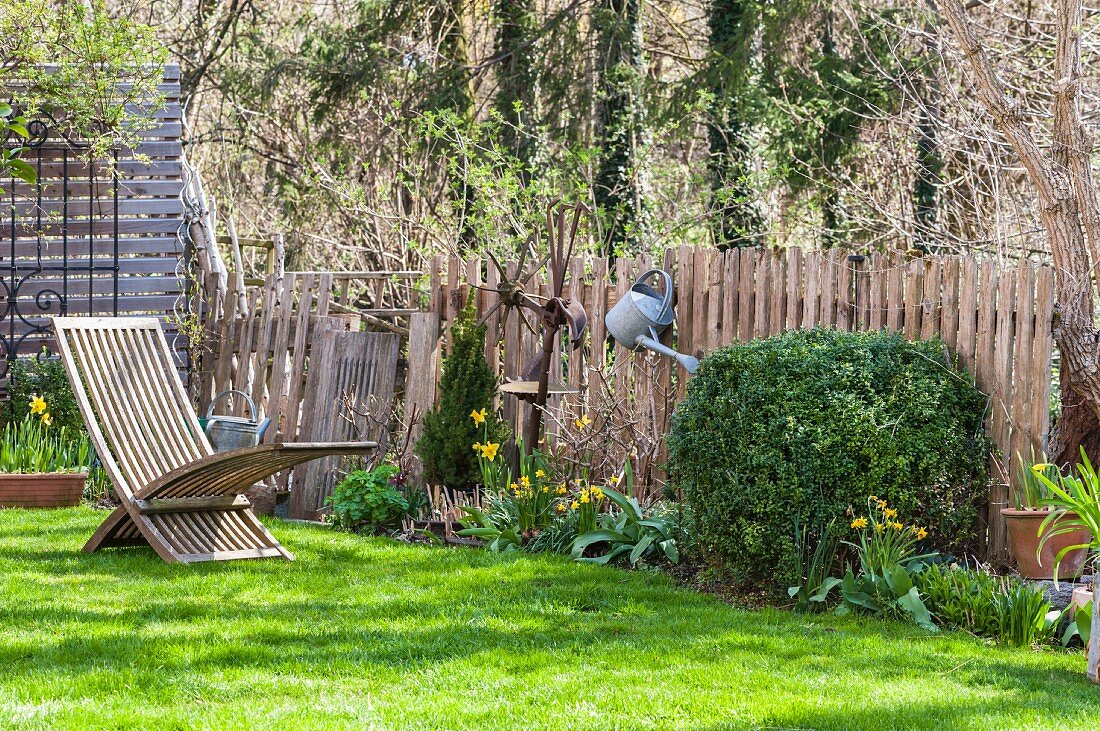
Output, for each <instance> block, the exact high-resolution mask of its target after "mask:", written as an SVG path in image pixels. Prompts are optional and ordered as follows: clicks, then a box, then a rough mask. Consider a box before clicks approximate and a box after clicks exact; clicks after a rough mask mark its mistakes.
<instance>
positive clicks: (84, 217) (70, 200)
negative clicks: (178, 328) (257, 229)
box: [0, 65, 185, 354]
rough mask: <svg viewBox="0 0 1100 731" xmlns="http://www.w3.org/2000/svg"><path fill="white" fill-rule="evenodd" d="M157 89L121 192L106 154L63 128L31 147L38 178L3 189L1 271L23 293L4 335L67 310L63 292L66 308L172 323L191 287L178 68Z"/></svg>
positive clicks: (3, 324) (121, 178) (40, 341)
mask: <svg viewBox="0 0 1100 731" xmlns="http://www.w3.org/2000/svg"><path fill="white" fill-rule="evenodd" d="M160 88H161V91H162V92H163V93H164V94H165V95H166V103H165V105H164V107H163V108H162V109H159V110H158V111H157V112H156V114H155V117H156V121H157V124H156V125H155V126H154V127H152V128H151V129H148V130H145V131H143V132H142V133H141V134H140V137H141V141H140V143H139V144H138V145H137V147H136V149H134V150H122V151H120V152H119V156H118V165H117V171H118V177H117V189H116V185H115V181H116V178H115V176H114V175H113V174H112V172H111V170H110V164H109V163H110V161H109V160H101V161H96V162H95V163H93V164H89V163H88V161H87V160H85V159H83V157H82V155H83V152H82V150H80V149H79V148H80V141H79V140H77V141H76V142H75V143H69V142H66V141H65V140H63V139H62V138H61V136H60V135H59V133H57V132H56V130H55V131H52V132H51V133H50V134H49V136H47V137H46V140H45V142H44V144H42V145H41V147H37V148H36V147H31V148H28V150H27V151H26V152H24V155H23V157H24V160H26V161H27V162H28V163H29V164H30V165H31V166H32V168H34V169H35V170H36V172H37V173H38V176H39V182H38V183H37V184H35V185H29V184H26V183H23V182H21V181H8V180H5V181H3V184H2V185H0V187H2V188H3V189H4V191H5V193H4V195H3V201H4V209H5V216H4V219H3V223H2V224H0V272H3V275H4V281H5V283H6V286H7V287H8V288H9V289H15V288H17V289H18V294H17V296H16V298H15V299H16V307H17V309H18V312H19V314H21V315H23V316H24V318H25V320H21V319H20V318H19V317H18V316H15V317H11V316H10V314H11V313H10V312H9V313H8V314H9V316H8V318H7V319H6V320H0V329H2V331H3V333H4V339H5V340H7V341H9V342H10V341H12V340H17V339H18V338H19V336H20V334H21V333H23V332H26V331H28V330H30V329H31V328H33V327H37V326H39V325H41V324H42V323H43V322H44V320H43V317H44V316H46V315H51V314H58V313H60V311H61V305H60V297H59V296H58V295H59V294H62V293H66V292H67V308H66V309H67V312H68V314H72V315H80V314H89V313H90V314H97V315H103V314H112V313H114V312H115V311H116V308H117V312H118V314H122V315H126V314H153V315H158V316H160V317H162V318H163V319H165V320H166V325H167V326H168V327H169V329H170V330H172V329H174V328H173V327H172V323H170V322H167V321H168V320H170V319H171V318H170V317H169V315H170V313H172V312H173V311H174V310H176V309H177V306H179V305H180V304H181V303H182V300H181V295H182V293H183V289H184V286H185V277H183V276H182V274H181V273H180V271H179V260H180V257H181V255H182V243H181V241H180V238H179V237H178V234H179V232H180V231H181V227H182V226H184V217H185V214H184V207H183V203H182V202H181V199H180V194H181V191H182V190H183V187H184V177H183V175H184V167H183V165H184V163H183V146H182V141H181V135H182V133H183V124H182V111H181V108H180V86H179V68H178V66H174V65H171V66H168V67H166V68H165V70H164V77H163V83H162V84H161V86H160ZM116 212H117V219H116ZM116 252H117V267H118V269H117V290H116V285H115V280H116V276H115V269H114V267H115V265H116V260H115V256H116ZM13 282H14V283H16V284H14V285H13ZM54 293H58V294H54ZM116 296H117V300H116ZM12 333H14V337H12ZM51 342H52V336H51V335H49V334H38V333H35V334H33V335H32V336H31V337H28V338H27V339H25V340H23V341H22V342H20V343H18V346H17V352H19V353H21V354H28V353H33V352H37V351H38V350H39V349H40V348H41V347H42V346H43V345H47V346H49V344H50V343H51Z"/></svg>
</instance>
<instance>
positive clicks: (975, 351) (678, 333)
mask: <svg viewBox="0 0 1100 731" xmlns="http://www.w3.org/2000/svg"><path fill="white" fill-rule="evenodd" d="M653 263H654V262H653V260H652V259H651V258H650V257H648V256H641V257H638V258H635V259H618V260H616V261H615V263H614V265H613V272H609V271H608V262H607V260H605V259H599V258H596V259H590V260H587V261H580V260H578V261H575V262H574V266H573V270H572V277H570V280H571V283H570V285H569V286H571V287H572V288H573V290H572V294H571V296H572V297H579V298H580V300H581V301H582V302H583V303H584V306H585V309H586V310H587V311H588V315H589V320H590V322H591V325H592V329H591V339H590V340H589V342H588V343H586V345H585V347H584V348H583V349H582V350H581V351H577V352H576V353H573V354H566V355H565V356H564V357H563V358H562V359H561V366H560V367H561V373H560V374H558V375H560V376H561V379H562V380H563V382H564V383H566V384H569V385H572V386H574V387H577V388H579V389H580V390H581V394H580V396H579V397H578V398H579V399H580V401H581V402H586V403H591V402H594V401H596V400H597V399H598V398H599V393H598V392H599V391H600V390H601V389H602V390H607V389H611V390H613V391H615V392H617V394H618V396H619V398H620V399H621V400H623V401H626V402H629V403H631V404H633V405H634V408H635V410H636V411H639V412H640V414H639V415H638V418H639V419H642V420H645V421H647V422H648V423H650V424H652V425H653V428H654V429H655V430H657V431H659V432H660V433H663V432H664V430H665V429H667V426H668V421H669V416H670V412H671V409H672V408H673V407H674V405H675V403H676V402H677V401H678V400H679V399H680V398H681V397H682V396H683V393H684V389H685V387H686V383H685V381H684V379H683V378H681V376H682V375H683V371H678V370H674V369H673V368H672V367H671V366H670V364H669V362H668V361H667V360H665V359H658V358H656V357H655V356H652V355H645V354H628V353H626V352H625V351H624V350H623V349H621V348H618V347H616V348H614V349H612V350H611V351H609V355H608V356H607V357H606V358H603V357H602V356H603V355H604V354H605V351H604V350H603V349H602V348H597V349H596V350H595V351H593V348H592V343H593V342H595V343H601V342H603V341H604V339H605V337H606V332H605V329H604V326H603V318H604V314H605V313H606V312H607V310H608V309H609V308H610V307H611V306H613V305H614V304H615V302H617V301H618V299H619V298H620V297H621V296H623V294H624V293H625V292H626V291H627V289H628V288H629V286H630V284H631V283H632V282H633V279H634V277H635V276H636V275H637V274H639V273H640V272H642V271H644V270H645V269H648V268H650V267H651V265H652V264H653ZM656 264H657V265H658V266H661V267H663V268H665V269H666V270H668V271H670V272H671V273H672V275H673V279H674V281H675V282H676V286H677V305H676V318H677V319H676V330H675V335H674V343H675V345H676V347H677V349H679V350H681V351H683V352H688V353H695V354H700V355H701V354H703V353H705V352H706V351H708V350H711V349H713V348H717V347H720V346H722V345H726V344H728V343H731V342H733V341H735V340H737V341H745V340H749V339H751V338H754V337H761V336H768V335H774V334H777V333H780V332H782V331H784V330H787V329H793V328H809V327H813V326H817V325H820V326H826V327H836V328H841V329H845V330H857V329H877V328H888V329H890V330H896V331H900V332H902V333H904V334H905V336H906V337H907V338H910V339H917V338H929V337H932V336H934V335H939V336H940V337H941V338H942V339H943V340H944V342H945V343H946V344H947V346H948V347H949V348H950V349H951V350H952V351H954V352H955V353H957V354H958V358H959V361H960V363H961V364H962V365H963V366H964V367H965V368H966V369H967V370H968V371H969V372H971V373H973V374H974V376H975V379H976V384H977V386H978V388H980V389H981V390H982V391H984V392H985V393H987V394H988V395H989V396H990V414H989V418H988V429H989V432H990V434H991V436H992V438H993V440H994V441H995V442H996V444H997V446H998V447H999V449H1000V451H1001V456H1000V457H998V458H997V459H995V460H994V466H995V469H994V477H995V480H994V482H995V484H994V485H993V487H992V491H991V495H990V506H989V507H990V509H989V511H988V520H989V536H988V546H987V556H988V558H989V559H990V560H994V561H1000V560H1003V559H1004V558H1005V557H1006V555H1007V554H1006V553H1005V551H1006V546H1005V528H1004V524H1003V522H1002V521H1001V518H1000V513H999V508H1001V507H1003V506H1005V505H1006V504H1008V502H1009V485H1008V481H1009V480H1010V479H1015V474H1014V473H1015V470H1014V461H1015V457H1014V455H1015V454H1016V453H1017V452H1022V453H1024V454H1027V453H1028V452H1029V450H1030V449H1031V448H1032V447H1035V448H1036V449H1037V450H1038V449H1041V448H1042V447H1043V445H1044V442H1045V438H1046V435H1047V431H1048V428H1049V402H1050V385H1051V375H1050V370H1051V352H1052V337H1051V316H1052V308H1053V300H1054V297H1053V286H1054V281H1053V272H1052V270H1051V268H1050V267H1049V266H1035V265H1033V264H1031V263H1029V262H1026V261H1025V262H1019V263H1013V264H1011V265H998V264H997V263H996V262H994V261H993V260H990V259H986V260H977V259H975V258H973V257H924V258H918V259H907V258H905V257H904V256H902V255H900V254H898V255H890V254H872V255H869V256H865V257H859V256H855V257H851V256H849V253H848V252H843V251H837V250H832V251H828V252H818V251H813V252H803V251H802V250H800V249H797V248H791V249H786V250H779V249H769V250H765V249H741V250H734V251H729V252H725V253H722V252H717V251H709V250H704V249H695V248H690V247H682V248H680V249H676V250H668V251H666V252H665V253H664V256H663V257H661V258H659V259H658V260H657V261H656ZM430 273H431V279H432V287H431V291H432V299H431V311H432V312H433V313H438V314H439V316H440V318H441V319H442V320H443V321H444V322H445V321H447V320H449V319H450V318H452V317H453V315H454V313H455V307H456V306H457V304H458V303H460V302H463V301H465V298H466V296H467V293H468V292H470V291H471V290H470V288H469V284H482V283H487V284H489V285H492V284H493V283H494V279H495V277H494V275H495V270H494V269H493V267H491V266H490V267H486V266H485V263H484V262H482V261H477V260H474V261H469V262H463V261H461V260H459V259H450V260H442V259H436V260H434V261H433V262H432V266H431V269H430ZM578 287H579V288H580V291H579V292H578V291H577V288H578ZM472 291H473V292H474V296H475V298H476V303H477V308H478V311H479V312H486V311H488V309H489V308H491V307H492V306H493V305H494V304H495V303H496V295H495V294H493V293H492V292H488V291H485V290H482V289H476V288H475V289H473V290H472ZM521 328H522V325H520V324H518V323H517V321H516V320H515V319H514V318H512V319H511V320H510V321H509V322H508V323H507V324H506V325H505V327H504V329H503V332H502V330H501V323H500V319H499V317H497V316H495V315H494V316H493V317H491V318H490V319H489V321H488V336H489V345H488V346H487V356H488V357H489V361H490V363H491V364H493V366H494V367H495V368H497V369H498V371H500V372H501V373H502V374H503V375H505V376H508V377H515V376H517V375H518V374H519V372H520V370H521V368H522V365H523V364H524V363H526V362H527V360H528V358H529V357H530V355H531V354H533V353H534V350H535V348H536V347H537V346H536V343H535V341H534V339H533V338H531V337H529V336H526V335H525V334H523V332H521ZM429 332H430V331H429ZM443 332H444V337H445V336H446V335H445V334H446V330H445V328H444V330H443ZM417 337H418V336H417V334H416V333H414V334H413V336H412V341H413V342H415V341H416V339H417ZM496 342H502V343H503V348H497V347H495V346H494V345H493V343H496ZM429 350H430V349H429ZM594 353H595V354H596V355H597V356H601V357H596V358H593V354H594ZM422 360H423V362H424V363H427V364H429V365H427V367H426V368H424V367H422V368H420V369H418V364H417V363H416V362H411V363H410V373H409V379H410V380H409V383H408V386H407V389H408V390H409V391H410V392H418V393H421V392H423V391H424V388H423V384H421V383H419V381H420V380H430V381H432V382H433V383H434V379H435V378H436V373H435V366H434V365H432V364H433V363H434V359H432V358H425V359H422ZM428 391H429V393H430V392H431V390H430V389H428ZM421 398H423V397H421ZM510 402H512V399H510V398H508V399H505V407H506V413H507V416H508V418H509V419H511V420H512V421H513V426H518V424H519V419H520V418H521V417H522V414H521V413H519V411H520V410H519V409H517V408H516V407H515V405H514V404H513V403H510ZM524 408H526V407H524ZM635 459H636V460H638V456H637V455H636V456H635ZM647 460H648V462H649V463H648V464H646V462H647ZM662 460H663V454H661V453H657V454H653V455H642V456H641V462H642V463H643V464H642V465H641V468H640V469H639V474H640V475H642V477H643V478H645V479H648V480H650V481H654V480H659V479H660V472H659V470H658V469H657V468H658V467H659V465H660V463H661V462H662Z"/></svg>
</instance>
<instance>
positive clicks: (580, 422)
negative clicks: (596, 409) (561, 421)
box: [573, 414, 592, 430]
mask: <svg viewBox="0 0 1100 731" xmlns="http://www.w3.org/2000/svg"><path fill="white" fill-rule="evenodd" d="M573 424H574V425H575V426H576V427H577V428H578V429H582V430H583V429H585V428H587V427H589V426H592V418H591V417H590V416H589V415H588V414H585V415H584V416H582V417H580V418H579V419H574V420H573Z"/></svg>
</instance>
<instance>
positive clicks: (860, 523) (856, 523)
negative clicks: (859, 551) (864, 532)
mask: <svg viewBox="0 0 1100 731" xmlns="http://www.w3.org/2000/svg"><path fill="white" fill-rule="evenodd" d="M852 527H853V528H866V527H867V519H866V518H864V517H863V516H860V517H858V518H856V519H855V520H853V521H852Z"/></svg>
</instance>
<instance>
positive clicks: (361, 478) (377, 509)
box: [325, 465, 409, 533]
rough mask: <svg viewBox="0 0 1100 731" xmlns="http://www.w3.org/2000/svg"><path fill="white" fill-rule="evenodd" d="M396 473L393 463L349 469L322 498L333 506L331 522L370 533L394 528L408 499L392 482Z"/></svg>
mask: <svg viewBox="0 0 1100 731" xmlns="http://www.w3.org/2000/svg"><path fill="white" fill-rule="evenodd" d="M398 475H399V470H398V468H397V467H394V466H393V465H379V466H378V467H375V468H373V469H370V470H355V471H354V472H351V473H350V474H349V475H348V476H347V477H345V478H344V479H343V480H341V481H340V483H339V484H337V485H336V487H335V488H334V489H333V491H332V495H330V496H329V497H328V498H326V499H325V504H326V505H329V506H331V508H332V515H331V521H332V524H333V525H335V526H337V527H338V528H341V529H343V530H350V531H356V532H364V531H365V532H371V533H376V532H379V531H382V530H386V529H392V528H395V527H397V525H398V524H399V522H400V521H401V519H402V518H403V517H405V516H406V515H407V514H408V511H409V500H408V498H406V497H405V495H403V494H402V492H401V491H400V490H399V489H398V485H396V484H395V482H394V480H395V479H396V478H397V477H398Z"/></svg>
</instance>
